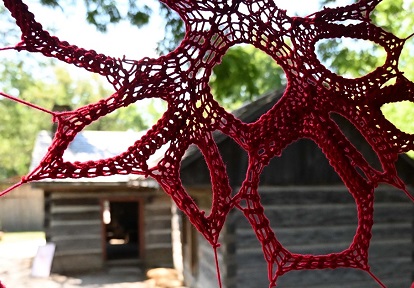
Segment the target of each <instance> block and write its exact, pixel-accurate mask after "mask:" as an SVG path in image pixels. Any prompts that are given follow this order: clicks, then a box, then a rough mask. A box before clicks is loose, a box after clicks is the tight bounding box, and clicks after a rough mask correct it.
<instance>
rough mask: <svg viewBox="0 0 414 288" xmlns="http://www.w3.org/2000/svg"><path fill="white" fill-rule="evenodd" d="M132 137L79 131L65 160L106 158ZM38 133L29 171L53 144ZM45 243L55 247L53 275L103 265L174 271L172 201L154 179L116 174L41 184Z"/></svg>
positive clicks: (133, 137)
mask: <svg viewBox="0 0 414 288" xmlns="http://www.w3.org/2000/svg"><path fill="white" fill-rule="evenodd" d="M140 136H141V135H140V134H139V133H133V132H102V131H83V132H80V133H79V134H78V135H77V137H76V138H75V139H74V141H73V142H72V143H71V144H70V146H69V148H68V149H67V150H66V151H65V154H64V156H63V157H64V159H65V160H67V161H71V162H73V161H88V160H97V159H102V158H108V157H111V156H114V155H117V154H119V153H120V152H123V151H125V150H126V149H127V147H129V146H130V145H131V144H132V143H134V141H136V140H137V139H139V138H140ZM51 141H52V139H51V133H49V132H47V131H41V132H40V133H39V135H38V137H37V141H36V144H35V148H34V152H33V161H32V166H33V167H32V168H34V167H35V166H36V165H37V164H38V163H39V162H40V160H41V157H43V156H44V155H45V153H46V151H47V148H48V147H49V145H50V143H51ZM33 185H34V186H35V187H36V188H40V189H42V190H43V191H44V199H45V201H44V211H45V213H44V214H45V218H44V219H45V220H44V228H45V232H46V238H47V239H46V240H47V241H48V242H53V243H55V244H56V252H55V256H54V259H53V266H52V271H53V272H58V273H71V272H82V271H87V270H97V269H101V268H103V267H104V266H105V265H107V264H111V265H117V264H123V263H128V264H134V265H135V264H136V265H141V267H144V268H152V267H172V266H173V262H172V242H171V200H170V198H169V197H168V196H167V195H166V194H165V193H164V192H163V191H162V190H160V189H159V186H158V185H157V183H156V182H155V181H154V180H153V179H144V178H141V177H136V176H135V177H132V176H128V175H114V176H110V177H98V178H91V179H65V180H44V181H40V182H37V183H34V184H33Z"/></svg>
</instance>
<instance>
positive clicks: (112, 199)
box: [100, 196, 145, 262]
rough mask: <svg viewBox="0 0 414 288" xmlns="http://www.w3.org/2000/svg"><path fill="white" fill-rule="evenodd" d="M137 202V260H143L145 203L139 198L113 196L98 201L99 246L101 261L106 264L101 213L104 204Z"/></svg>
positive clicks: (104, 230) (106, 257)
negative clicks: (99, 211)
mask: <svg viewBox="0 0 414 288" xmlns="http://www.w3.org/2000/svg"><path fill="white" fill-rule="evenodd" d="M105 201H108V202H137V203H138V215H137V217H138V227H137V232H138V241H139V243H138V258H137V259H141V260H143V259H144V258H145V255H144V254H145V249H144V247H145V243H144V241H145V226H144V225H145V221H144V204H145V201H144V199H143V198H141V197H134V196H124V197H122V196H113V197H104V198H102V199H101V200H100V206H101V246H102V257H103V260H104V261H105V262H106V261H108V255H107V251H106V226H105V223H104V219H103V212H104V202H105Z"/></svg>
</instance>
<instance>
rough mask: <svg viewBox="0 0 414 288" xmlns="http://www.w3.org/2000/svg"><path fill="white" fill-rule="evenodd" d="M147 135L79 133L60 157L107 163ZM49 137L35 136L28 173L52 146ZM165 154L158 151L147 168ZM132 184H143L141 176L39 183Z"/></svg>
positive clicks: (54, 180) (116, 176) (43, 135)
mask: <svg viewBox="0 0 414 288" xmlns="http://www.w3.org/2000/svg"><path fill="white" fill-rule="evenodd" d="M145 132H146V131H142V132H133V131H87V130H85V131H81V132H79V133H78V134H77V135H76V137H75V139H73V141H72V142H71V143H70V144H69V147H68V148H67V149H66V150H65V152H64V154H63V159H64V160H65V161H68V162H75V161H78V162H87V161H96V160H100V159H107V158H110V157H113V156H116V155H119V154H121V153H122V152H125V151H127V149H128V147H130V146H131V145H133V144H134V143H135V141H137V140H139V139H140V138H141V137H142V136H143V135H144V134H145ZM52 140H53V139H52V133H51V132H49V131H45V130H43V131H40V132H39V134H38V135H37V138H36V141H35V146H34V149H33V153H32V162H31V165H30V171H32V170H33V169H35V168H36V167H37V166H38V165H39V164H40V162H41V160H42V158H43V157H44V156H45V155H46V153H47V150H48V148H49V147H50V145H51V143H52ZM164 152H165V151H161V150H158V151H157V153H156V154H155V155H153V156H152V157H150V159H149V160H148V161H147V164H148V166H150V167H151V166H154V165H156V163H157V162H158V160H159V159H160V158H161V157H162V155H163V154H164ZM135 180H144V176H137V175H112V176H102V177H95V178H79V179H59V180H57V179H45V180H43V181H42V182H59V183H63V182H77V183H79V182H88V183H94V182H96V183H116V182H117V183H122V182H123V183H127V182H130V181H135Z"/></svg>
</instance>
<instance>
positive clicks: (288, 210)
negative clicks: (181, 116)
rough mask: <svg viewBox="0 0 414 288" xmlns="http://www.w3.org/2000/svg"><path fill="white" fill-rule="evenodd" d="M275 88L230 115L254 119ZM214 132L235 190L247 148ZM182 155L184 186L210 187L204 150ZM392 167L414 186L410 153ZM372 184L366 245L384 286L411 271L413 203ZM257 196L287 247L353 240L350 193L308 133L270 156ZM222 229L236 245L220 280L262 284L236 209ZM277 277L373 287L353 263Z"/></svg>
mask: <svg viewBox="0 0 414 288" xmlns="http://www.w3.org/2000/svg"><path fill="white" fill-rule="evenodd" d="M280 95H281V94H280V93H275V94H274V95H271V94H269V95H267V96H266V97H263V98H261V99H259V100H258V101H255V102H253V103H251V104H250V105H247V106H246V107H244V108H243V109H241V110H239V111H237V112H236V114H237V116H238V117H239V118H240V119H241V120H242V121H244V122H245V123H250V122H252V121H255V120H257V119H258V118H259V117H260V116H261V115H262V114H263V113H265V112H266V111H267V110H269V109H270V107H272V106H273V105H274V103H276V101H277V100H278V98H279V97H280ZM331 118H332V120H333V121H335V123H336V124H337V125H338V127H339V128H340V129H341V131H342V132H343V133H344V134H345V135H346V136H347V138H348V139H349V140H350V142H351V143H352V144H353V145H354V146H355V147H356V148H357V149H358V150H359V151H360V152H361V154H362V155H363V156H364V158H365V159H366V160H367V162H368V163H370V165H371V166H372V167H374V168H376V169H379V170H381V169H382V167H381V164H380V163H379V160H378V157H377V155H376V153H375V152H374V151H373V149H372V147H371V146H370V145H369V144H368V143H367V141H366V140H365V139H364V137H363V136H362V135H361V134H360V132H359V131H358V130H357V129H356V128H355V127H354V126H353V125H352V124H351V123H350V122H349V121H348V120H346V119H345V118H343V117H342V116H340V115H337V114H332V115H331ZM214 135H215V141H216V143H217V146H218V148H219V150H220V154H221V156H222V158H223V161H224V163H225V165H226V171H227V174H228V177H229V182H230V185H231V187H233V188H234V193H237V192H238V190H237V187H240V186H241V185H242V183H243V181H244V179H245V177H246V170H247V166H248V155H247V153H246V151H244V150H243V149H241V148H240V146H239V145H237V144H236V143H235V142H234V141H233V140H232V139H230V138H228V137H226V136H225V135H222V134H220V133H215V134H214ZM275 140H276V141H277V139H275ZM187 155H188V156H187V157H186V158H185V159H184V160H183V162H182V167H181V179H182V181H183V183H184V185H185V186H186V188H187V190H188V191H191V190H197V189H206V188H208V187H211V183H210V181H211V180H210V172H209V170H208V169H207V166H206V163H205V160H204V158H203V156H202V154H201V153H199V151H197V149H196V148H195V147H191V148H190V149H189V151H188V153H187ZM396 166H397V170H398V172H399V175H401V178H402V179H403V180H404V181H405V182H406V183H407V184H408V185H410V186H411V187H414V178H413V177H412V175H413V173H414V164H413V161H412V159H408V158H407V157H405V156H404V155H403V156H401V157H399V161H398V162H397V165H396ZM206 190H207V191H208V189H206ZM377 190H378V191H377V192H376V194H375V195H376V202H375V206H374V208H375V218H374V221H375V225H374V231H373V239H372V245H371V249H370V253H371V259H370V260H371V261H370V263H371V266H372V272H373V273H374V274H375V275H377V276H379V277H380V278H381V279H383V280H384V282H385V283H386V284H387V285H389V287H409V284H408V283H410V284H411V282H410V281H411V280H412V279H411V277H412V274H413V273H414V271H413V270H414V262H413V259H412V258H413V253H412V251H413V250H412V249H413V248H412V247H413V236H412V233H413V218H414V213H413V212H414V207H413V205H412V203H411V202H410V201H409V200H408V198H407V197H406V196H405V195H404V193H402V192H401V191H396V190H395V189H388V188H382V187H381V188H378V189H377ZM210 191H211V189H210ZM208 193H210V194H211V192H206V194H208ZM260 195H261V197H262V198H261V199H262V200H261V202H262V204H263V205H264V206H265V209H266V211H265V213H266V215H267V217H268V218H269V219H270V222H271V223H272V228H273V230H274V231H275V233H276V235H277V237H278V239H279V240H280V242H281V243H282V244H283V245H285V247H287V248H289V249H291V251H292V252H298V253H312V254H315V253H330V252H334V251H341V250H343V249H345V248H347V247H348V245H349V244H350V242H351V241H352V239H353V236H354V233H355V229H356V227H357V211H356V205H355V203H354V200H353V198H352V197H351V195H350V194H349V193H348V191H347V189H346V188H345V187H344V185H343V182H342V180H341V179H340V177H339V176H338V174H337V173H336V172H335V171H334V169H333V168H332V166H331V165H330V164H329V161H328V160H327V159H326V156H325V155H324V154H323V153H322V151H321V149H320V148H319V147H318V146H317V144H316V143H314V142H313V141H312V140H310V139H301V140H298V141H296V142H293V143H291V144H290V145H288V147H286V148H285V149H284V150H283V152H282V154H281V155H280V157H274V158H273V159H272V160H271V161H270V163H269V165H267V167H266V168H265V169H264V171H263V173H262V174H261V176H260ZM206 197H207V196H206ZM224 230H225V231H226V233H225V239H226V240H225V242H226V243H225V245H227V247H228V248H227V250H225V251H226V253H231V251H234V253H233V254H231V255H230V254H228V255H224V254H223V261H224V262H225V266H226V269H227V270H226V271H227V272H226V273H227V274H226V277H227V279H226V280H225V281H224V283H226V284H225V285H227V286H225V287H226V288H235V287H237V288H238V287H267V286H268V283H269V282H268V279H267V278H268V277H267V265H266V263H265V261H264V260H263V254H262V251H261V247H260V243H259V242H258V241H257V239H256V236H255V235H254V233H253V231H252V229H251V228H250V225H249V223H248V222H247V220H246V219H245V217H244V216H243V215H242V213H241V212H240V211H237V210H234V211H232V212H231V213H230V215H229V216H228V219H227V221H226V227H225V229H224ZM223 233H224V232H223ZM232 235H233V236H232ZM200 249H201V248H200ZM200 259H201V261H204V259H202V258H200ZM200 265H204V264H200ZM184 270H185V269H184ZM184 272H185V273H191V272H189V271H184ZM342 280H343V281H342ZM210 282H211V281H210ZM199 284H200V287H207V286H203V284H204V283H199ZM278 284H280V286H279V287H344V284H345V285H346V287H364V288H365V287H378V284H376V283H375V282H374V281H373V280H372V279H371V277H370V276H369V275H368V274H367V273H365V272H361V271H357V270H352V269H338V270H324V271H298V272H291V273H288V274H287V275H285V276H284V277H281V278H280V280H279V281H278ZM312 285H313V286H312ZM352 285H354V286H352Z"/></svg>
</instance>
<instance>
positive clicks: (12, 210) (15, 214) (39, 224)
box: [0, 183, 44, 232]
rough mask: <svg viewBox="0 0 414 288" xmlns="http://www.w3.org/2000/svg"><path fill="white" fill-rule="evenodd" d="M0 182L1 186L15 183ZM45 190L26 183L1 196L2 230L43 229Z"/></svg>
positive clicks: (0, 226) (0, 221)
mask: <svg viewBox="0 0 414 288" xmlns="http://www.w3.org/2000/svg"><path fill="white" fill-rule="evenodd" d="M2 184H3V183H0V188H1V187H2V188H3V189H5V188H7V187H9V186H10V185H12V184H14V183H4V185H2ZM43 218H44V210H43V191H42V190H40V189H32V188H31V186H30V184H24V185H22V186H20V187H18V188H16V189H15V190H13V191H11V192H9V193H8V194H6V195H4V196H2V197H0V230H4V231H7V232H16V231H41V230H43Z"/></svg>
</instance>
